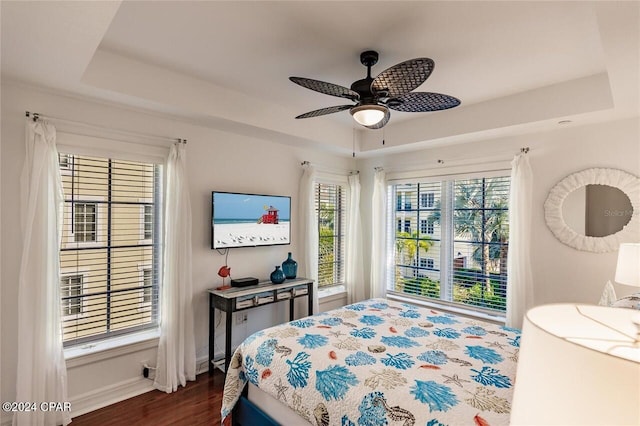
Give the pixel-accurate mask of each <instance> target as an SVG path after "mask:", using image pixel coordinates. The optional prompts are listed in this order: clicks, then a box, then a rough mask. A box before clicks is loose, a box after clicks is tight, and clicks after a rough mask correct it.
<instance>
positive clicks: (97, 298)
mask: <svg viewBox="0 0 640 426" xmlns="http://www.w3.org/2000/svg"><path fill="white" fill-rule="evenodd" d="M65 157H66V159H67V161H66V162H65V163H64V164H61V168H62V167H64V169H65V170H66V171H67V172H66V173H64V174H62V182H63V190H64V197H65V203H64V221H65V222H71V223H65V224H64V226H63V232H64V233H65V234H67V235H63V240H62V241H63V244H62V246H61V249H60V270H61V275H62V276H61V280H60V285H61V301H60V303H61V309H62V330H63V341H64V344H65V346H69V345H74V344H80V343H85V342H88V341H95V340H100V339H104V338H107V337H110V336H115V335H121V334H126V333H130V332H134V331H139V330H142V329H147V328H154V327H157V325H158V307H159V304H158V297H159V287H158V283H159V282H160V279H159V278H160V271H161V265H160V262H161V257H160V255H161V250H160V232H159V230H160V229H161V226H160V223H161V211H162V209H161V190H162V187H161V182H162V166H160V165H157V164H151V163H144V162H136V161H123V160H116V159H111V158H100V157H89V156H79V155H72V154H66V155H65ZM96 200H99V201H96ZM140 200H151V201H140ZM141 210H142V211H143V214H140V212H141ZM140 230H143V231H144V237H145V238H146V239H145V240H143V241H141V240H140ZM69 233H71V234H72V235H68V234H69ZM87 242H90V244H87ZM140 265H149V266H145V269H144V270H141V269H140Z"/></svg>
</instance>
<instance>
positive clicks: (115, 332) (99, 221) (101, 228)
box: [59, 154, 166, 350]
mask: <svg viewBox="0 0 640 426" xmlns="http://www.w3.org/2000/svg"><path fill="white" fill-rule="evenodd" d="M69 156H70V157H74V158H75V157H77V158H83V157H88V158H90V159H91V160H98V161H104V162H113V163H114V165H115V167H118V163H122V164H124V168H126V167H127V164H131V162H133V163H140V164H141V166H140V169H139V170H140V172H141V175H140V176H141V179H151V181H150V182H152V184H151V186H149V188H150V191H152V192H153V194H154V198H155V201H154V199H146V200H145V201H137V200H135V199H131V200H130V201H125V200H123V201H120V199H115V198H114V200H113V201H109V200H105V198H104V197H103V196H99V195H87V194H83V193H80V194H74V195H73V198H72V196H71V194H65V215H64V220H65V221H66V222H67V224H66V225H65V229H66V230H68V236H67V238H65V240H66V241H65V243H64V244H62V246H61V248H60V254H61V260H62V253H63V252H71V253H73V252H74V251H75V250H80V252H82V250H83V249H89V250H92V249H98V250H100V249H105V250H106V251H107V252H110V251H114V253H117V251H118V250H125V251H126V250H128V249H130V248H138V247H139V248H141V249H143V250H144V249H145V247H151V248H152V249H151V250H150V256H151V261H150V263H149V264H148V265H145V266H148V267H149V269H151V270H152V272H151V274H152V275H151V279H152V286H153V287H152V289H151V294H150V297H151V300H150V301H145V300H144V299H145V297H146V296H145V295H144V293H143V294H140V297H137V295H136V291H138V292H139V291H140V290H137V289H136V286H135V284H134V285H133V286H131V287H127V288H124V289H120V288H118V287H117V286H119V285H121V284H120V283H118V282H117V280H119V279H120V278H118V277H116V276H112V277H111V278H110V279H108V278H105V280H106V282H107V284H106V285H107V289H106V290H100V289H98V290H92V291H87V285H88V283H87V281H88V280H87V279H86V278H87V276H89V275H90V274H98V275H99V274H100V272H99V270H93V269H92V272H89V270H86V268H85V267H84V266H83V267H77V268H76V267H74V268H68V267H65V268H62V267H61V271H60V276H61V279H62V277H63V276H72V275H78V274H79V273H80V271H82V275H83V291H82V293H81V298H82V299H81V300H82V306H83V308H82V311H83V312H82V314H74V315H62V316H61V328H62V330H63V333H65V332H64V330H66V329H67V328H68V327H73V320H74V319H82V318H83V317H86V315H95V312H92V311H89V312H87V308H86V306H88V305H87V303H88V302H90V301H91V298H92V297H94V296H95V295H94V294H92V293H96V292H97V294H100V293H105V294H106V296H105V297H106V298H107V299H111V301H110V302H105V303H106V304H107V305H109V304H111V303H112V304H113V307H114V308H115V309H114V311H113V312H111V314H110V315H109V313H108V314H107V317H109V318H110V319H108V320H106V321H107V323H112V327H113V328H110V327H108V326H107V329H106V330H104V331H102V332H99V333H93V334H90V335H86V336H83V335H80V336H79V337H78V335H77V334H76V333H78V331H76V330H75V329H72V330H71V331H67V332H69V333H73V334H72V336H73V337H71V338H68V339H67V340H65V341H64V342H63V347H64V348H65V350H67V349H69V348H77V347H80V346H81V345H85V344H86V343H95V342H105V341H110V340H113V339H120V338H123V337H126V336H135V335H138V334H139V333H140V332H149V331H153V332H156V331H157V330H159V326H160V315H159V313H160V300H159V287H160V282H161V275H162V235H161V234H160V233H159V232H158V230H159V229H161V226H160V225H161V224H160V221H161V220H162V218H161V212H162V205H163V204H164V199H163V194H162V191H163V188H164V185H165V177H166V175H165V169H164V167H163V165H162V163H160V162H157V161H148V160H144V159H120V158H117V157H116V156H103V155H101V154H89V155H83V154H69ZM134 167H137V165H134ZM61 172H62V170H61ZM72 173H73V169H72V170H71V172H70V173H69V175H71V174H72ZM124 173H126V170H125V171H124ZM61 174H62V173H61ZM71 179H73V177H71ZM109 179H110V178H107V181H108V182H109V181H110V180H109ZM119 182H121V180H120V181H117V175H114V181H113V183H108V184H107V185H114V187H115V188H117V187H118V186H119V185H122V184H121V183H119ZM115 191H117V189H115ZM124 191H125V192H126V187H125V189H124ZM109 193H110V191H109ZM114 197H119V195H115V194H114ZM145 202H149V203H153V204H152V209H153V212H152V220H153V223H152V232H153V235H154V238H152V239H145V240H142V241H137V238H136V237H137V235H136V232H135V231H134V233H133V235H132V234H131V233H129V234H126V235H128V237H129V241H130V243H129V244H127V243H124V245H123V244H122V243H120V242H119V241H118V240H117V239H116V240H113V241H111V243H110V242H109V241H108V239H107V238H106V237H105V235H110V234H111V233H112V232H117V231H115V230H116V228H115V227H116V226H119V225H117V224H116V223H115V222H114V223H113V224H112V227H113V228H112V231H111V232H110V231H109V230H108V229H106V217H107V211H108V209H110V208H111V205H112V204H113V205H114V206H115V207H114V209H116V208H118V206H126V205H131V204H134V205H135V204H140V205H141V209H140V210H141V211H142V218H141V219H142V220H141V221H140V222H141V225H140V228H142V232H143V234H142V236H144V219H145V216H144V212H145V209H144V207H145V205H144V204H143V203H145ZM77 204H94V205H95V206H96V208H95V212H96V241H88V242H76V241H75V238H76V237H75V235H76V232H74V231H75V229H74V227H75V220H74V221H73V222H74V223H73V224H72V221H71V219H72V218H73V219H75V217H74V216H73V215H75V206H76V205H77ZM67 205H71V206H72V207H73V208H67V207H66V206H67ZM134 211H135V210H134ZM112 214H117V213H115V210H114V212H112ZM134 218H135V216H134ZM135 220H136V219H134V221H135ZM134 229H135V228H134ZM136 242H137V244H136ZM80 252H79V253H80ZM114 256H116V257H114V258H113V259H112V260H105V262H107V264H108V263H109V262H114V261H115V262H118V257H117V256H118V255H117V254H115V255H114ZM145 256H146V255H145ZM78 265H80V264H78ZM96 265H98V264H96ZM152 265H156V268H157V272H156V273H155V274H154V273H153V266H152ZM123 267H124V266H123ZM98 268H99V266H98ZM113 273H115V274H117V273H118V272H117V270H115V271H114V272H113ZM127 273H128V272H127ZM138 274H139V277H140V278H139V280H138V282H141V283H143V285H144V274H145V273H144V270H139V271H138ZM134 277H135V275H134ZM89 279H91V278H89ZM110 280H111V281H112V284H111V285H112V286H116V287H112V288H111V289H109V285H108V282H109V281H110ZM154 280H155V281H154ZM135 282H136V278H134V281H133V282H131V283H135ZM138 285H139V284H138ZM143 291H144V290H143ZM119 294H125V295H126V294H131V295H133V296H125V299H124V300H125V304H129V305H128V306H129V307H128V308H127V309H126V310H125V311H122V310H121V311H120V313H124V314H125V316H123V317H119V316H118V312H117V311H118V308H119V303H122V299H120V300H119V299H118V295H119ZM154 294H157V297H155V298H154ZM127 300H131V301H132V302H133V303H130V302H128V301H127ZM154 300H155V303H154ZM59 303H60V304H61V309H63V308H62V299H61V300H60V302H59ZM132 305H133V306H132ZM125 306H126V305H125ZM96 309H98V310H100V309H103V308H102V307H98V308H96ZM106 309H107V311H108V310H109V308H106ZM135 312H143V313H145V312H146V314H144V315H143V316H141V317H136V314H135ZM147 315H148V316H149V317H148V319H147ZM128 317H131V320H132V322H133V323H132V324H131V325H129V324H126V322H127V321H129V318H128ZM105 318H106V317H105ZM140 320H142V321H140ZM136 321H140V323H139V324H138V323H136ZM118 322H120V324H123V325H124V327H122V328H120V324H118ZM96 330H97V331H100V330H98V329H96Z"/></svg>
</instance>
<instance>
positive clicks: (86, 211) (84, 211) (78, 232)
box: [73, 203, 97, 242]
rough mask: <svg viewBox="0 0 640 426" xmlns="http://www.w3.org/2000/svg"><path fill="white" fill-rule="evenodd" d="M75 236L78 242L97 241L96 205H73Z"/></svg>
mask: <svg viewBox="0 0 640 426" xmlns="http://www.w3.org/2000/svg"><path fill="white" fill-rule="evenodd" d="M73 208H74V210H75V212H74V213H73V220H74V222H73V236H74V240H75V241H76V242H88V241H96V229H97V209H96V204H94V203H73Z"/></svg>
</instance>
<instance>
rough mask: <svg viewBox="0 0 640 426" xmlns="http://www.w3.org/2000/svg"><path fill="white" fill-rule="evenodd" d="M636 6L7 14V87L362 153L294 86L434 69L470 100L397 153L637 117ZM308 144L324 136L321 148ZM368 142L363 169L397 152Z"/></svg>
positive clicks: (411, 131)
mask: <svg viewBox="0 0 640 426" xmlns="http://www.w3.org/2000/svg"><path fill="white" fill-rule="evenodd" d="M639 8H640V3H638V2H582V1H567V2H520V1H518V2H515V1H514V2H502V1H498V2H484V1H471V2H458V1H455V2H452V1H449V2H446V1H423V2H403V1H373V2H370V1H352V2H343V1H316V2H309V1H298V2H270V1H257V2H244V1H229V2H221V1H208V2H206V1H205V2H186V1H180V2H170V1H167V2H155V1H153V2H152V1H149V2H122V3H120V2H55V1H54V2H7V1H3V2H2V11H1V12H2V58H1V59H2V73H3V78H12V79H19V80H23V81H26V82H29V83H33V84H37V85H41V86H46V87H53V88H56V89H59V90H61V91H65V92H70V93H76V94H82V95H86V96H90V97H93V98H98V99H106V100H110V101H115V102H118V103H123V104H127V105H132V106H138V107H144V108H147V109H154V110H158V111H162V112H170V113H172V114H174V115H178V116H181V117H183V118H185V119H189V120H192V121H197V122H199V123H202V124H205V125H214V126H216V127H221V128H223V129H225V130H229V131H236V132H239V133H247V134H251V135H253V136H255V135H258V136H260V135H262V136H263V137H265V138H269V139H276V140H286V141H288V142H291V141H292V140H293V141H295V140H298V139H303V140H305V141H307V142H311V143H314V144H317V146H322V147H327V148H330V149H333V150H338V151H341V152H345V153H346V152H350V150H351V144H352V138H353V123H352V120H351V118H350V116H349V114H348V112H347V111H344V112H341V113H337V114H333V115H329V116H324V117H319V118H311V119H306V120H294V119H293V117H295V116H296V115H298V114H301V113H303V112H306V111H309V110H313V109H318V108H322V107H325V106H330V105H339V104H343V103H344V100H342V99H339V98H334V97H331V96H327V95H322V94H319V93H316V92H312V91H309V90H306V89H304V88H301V87H299V86H297V85H295V84H293V83H291V82H289V80H288V77H289V76H292V75H295V76H301V77H309V78H314V79H318V80H324V81H328V82H332V83H336V84H340V85H344V86H347V87H348V86H350V85H351V83H352V82H353V81H355V80H358V79H361V78H363V77H364V76H365V75H366V69H365V68H364V67H363V66H362V65H361V64H360V63H359V54H360V52H362V51H363V50H368V49H374V50H377V51H378V52H379V53H380V61H379V63H378V65H376V66H375V67H374V68H373V74H374V75H376V74H377V73H380V72H381V71H383V70H384V69H386V68H388V67H390V66H392V65H394V64H396V63H399V62H402V61H404V60H407V59H410V58H416V57H424V56H426V57H430V58H432V59H433V60H434V61H435V63H436V67H435V70H434V72H433V74H432V75H431V76H430V77H429V79H428V80H427V81H426V82H425V83H424V84H423V85H422V86H421V87H420V88H419V89H417V90H419V91H430V92H431V91H432V92H440V93H446V94H449V95H452V96H455V97H457V98H459V99H461V100H462V105H461V106H460V107H458V108H455V109H452V110H447V111H440V112H432V113H398V112H392V118H391V122H390V123H389V125H387V127H386V128H385V139H386V140H387V144H386V146H385V150H389V149H396V150H397V149H413V148H415V147H418V146H424V145H425V144H426V145H428V144H435V143H454V142H457V141H467V140H474V139H482V138H485V137H487V136H491V135H496V134H500V135H504V134H511V133H522V132H523V131H533V130H540V129H546V128H553V126H556V125H557V122H558V121H559V120H561V119H566V118H572V119H573V120H574V122H575V123H574V124H575V125H579V124H585V123H588V122H593V121H599V120H600V121H601V120H611V119H616V118H623V117H629V116H637V115H638V92H639V84H638V75H639V74H638V72H639V71H640V70H639V68H638V66H639V61H640V59H639V51H640V49H639V46H640V45H639V40H640V32H639V22H640V15H639V12H638V11H639ZM310 135H311V136H310ZM380 135H381V131H369V130H363V131H362V132H360V138H359V140H360V146H359V151H361V154H369V155H374V154H376V153H381V152H386V151H383V150H381V145H380V144H379V143H378V141H379V139H380Z"/></svg>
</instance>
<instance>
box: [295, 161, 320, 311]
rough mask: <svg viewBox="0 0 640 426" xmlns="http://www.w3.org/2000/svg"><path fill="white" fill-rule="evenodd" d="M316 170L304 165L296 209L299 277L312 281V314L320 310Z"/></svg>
mask: <svg viewBox="0 0 640 426" xmlns="http://www.w3.org/2000/svg"><path fill="white" fill-rule="evenodd" d="M315 180H316V170H315V168H314V167H313V166H312V165H311V164H308V163H306V164H305V165H304V171H303V173H302V179H301V180H300V194H299V198H300V200H299V203H300V205H299V206H298V209H299V211H300V220H301V230H302V242H303V243H302V252H303V256H302V259H303V263H302V264H301V265H300V267H301V268H300V270H301V272H302V274H301V276H303V277H305V278H309V279H312V280H313V313H314V314H317V313H318V311H319V310H320V306H319V304H318V219H317V217H316V211H315V202H314V199H313V193H314V185H315Z"/></svg>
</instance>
